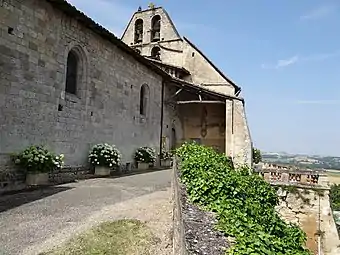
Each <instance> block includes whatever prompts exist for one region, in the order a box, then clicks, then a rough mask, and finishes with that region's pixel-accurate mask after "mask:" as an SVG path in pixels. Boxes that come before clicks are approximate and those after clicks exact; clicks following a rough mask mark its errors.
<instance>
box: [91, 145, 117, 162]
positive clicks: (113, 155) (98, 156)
mask: <svg viewBox="0 0 340 255" xmlns="http://www.w3.org/2000/svg"><path fill="white" fill-rule="evenodd" d="M120 160H121V154H120V152H119V150H118V149H117V148H116V147H115V146H114V145H110V144H107V143H104V144H96V145H94V146H93V147H92V149H91V151H90V154H89V162H90V163H91V164H92V165H94V166H106V167H116V166H118V165H119V163H120Z"/></svg>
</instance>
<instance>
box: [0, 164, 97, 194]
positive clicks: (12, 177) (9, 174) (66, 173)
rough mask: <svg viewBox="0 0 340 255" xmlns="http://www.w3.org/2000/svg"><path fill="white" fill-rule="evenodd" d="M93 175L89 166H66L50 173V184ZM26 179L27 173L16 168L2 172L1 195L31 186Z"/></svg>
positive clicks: (0, 178) (0, 179) (0, 180)
mask: <svg viewBox="0 0 340 255" xmlns="http://www.w3.org/2000/svg"><path fill="white" fill-rule="evenodd" d="M92 177H93V174H92V171H91V169H90V168H89V167H87V166H79V167H65V168H63V169H61V170H58V171H56V172H52V173H50V174H49V182H50V185H58V184H63V183H69V182H74V181H76V180H81V179H88V178H92ZM25 179H26V176H25V174H23V173H20V172H19V171H16V170H14V169H10V170H9V169H7V170H6V171H2V172H0V195H1V194H5V193H8V192H15V191H20V190H25V189H27V188H29V187H28V186H27V185H26V183H25Z"/></svg>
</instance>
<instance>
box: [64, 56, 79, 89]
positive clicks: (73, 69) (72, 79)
mask: <svg viewBox="0 0 340 255" xmlns="http://www.w3.org/2000/svg"><path fill="white" fill-rule="evenodd" d="M78 68H79V58H78V56H77V53H76V52H75V51H74V50H71V51H70V52H69V54H68V56H67V71H66V87H65V91H66V92H67V93H70V94H74V95H75V94H77V82H78Z"/></svg>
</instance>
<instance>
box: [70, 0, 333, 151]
mask: <svg viewBox="0 0 340 255" xmlns="http://www.w3.org/2000/svg"><path fill="white" fill-rule="evenodd" d="M68 1H69V2H70V3H71V4H73V5H75V6H76V7H77V8H78V9H80V10H81V11H83V12H85V13H86V14H87V15H88V16H90V17H91V18H92V19H94V20H95V21H96V22H98V23H100V24H101V25H102V26H104V27H106V28H107V29H108V30H110V31H111V32H113V33H114V34H115V35H116V36H118V37H120V36H121V34H122V32H123V30H124V28H125V27H126V25H127V23H128V22H129V20H130V18H131V16H132V14H133V13H134V12H135V11H137V9H138V7H139V6H142V7H143V9H145V8H147V5H148V4H149V1H145V0H96V1H93V0H68ZM153 3H154V4H155V5H156V6H162V7H164V8H165V9H166V10H167V12H168V13H169V15H170V17H171V18H172V20H173V22H174V23H175V25H176V27H177V29H178V30H179V32H180V34H181V35H182V36H186V37H187V38H189V39H190V40H191V41H192V42H194V43H195V44H196V45H197V46H198V47H199V48H200V49H201V50H202V51H203V52H204V53H205V54H206V55H207V56H208V57H209V58H210V59H211V60H212V61H213V62H214V63H215V64H216V65H217V66H218V67H219V68H220V69H221V70H222V71H223V72H224V73H225V74H226V75H227V76H228V77H229V78H231V79H232V80H233V81H234V82H235V83H236V84H238V85H239V86H240V87H242V96H243V97H244V98H245V101H246V113H247V119H248V124H249V126H250V131H251V136H252V140H253V143H254V146H255V147H258V148H259V149H261V150H263V151H267V152H269V151H270V152H283V151H284V152H289V153H301V154H305V153H306V154H318V155H330V156H340V111H339V109H340V33H339V27H340V26H339V25H340V1H338V0H299V1H296V0H285V1H273V0H256V1H253V0H239V1H231V0H229V1H227V0H214V1H203V0H185V1H183V0H181V1H180V0H171V1H170V0H158V1H154V2H153Z"/></svg>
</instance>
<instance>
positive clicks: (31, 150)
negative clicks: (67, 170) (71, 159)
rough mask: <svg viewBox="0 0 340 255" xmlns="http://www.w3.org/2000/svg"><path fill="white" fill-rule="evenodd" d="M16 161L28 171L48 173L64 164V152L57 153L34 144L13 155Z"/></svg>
mask: <svg viewBox="0 0 340 255" xmlns="http://www.w3.org/2000/svg"><path fill="white" fill-rule="evenodd" d="M12 160H13V161H14V163H15V164H16V165H18V166H20V167H21V169H22V170H25V171H27V172H28V173H48V172H51V171H53V170H56V169H60V168H62V167H63V165H64V154H60V155H57V154H55V153H53V152H51V151H49V150H48V149H46V148H45V147H43V146H39V145H33V146H30V147H28V148H26V149H25V150H23V151H22V152H20V153H18V154H13V155H12Z"/></svg>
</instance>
